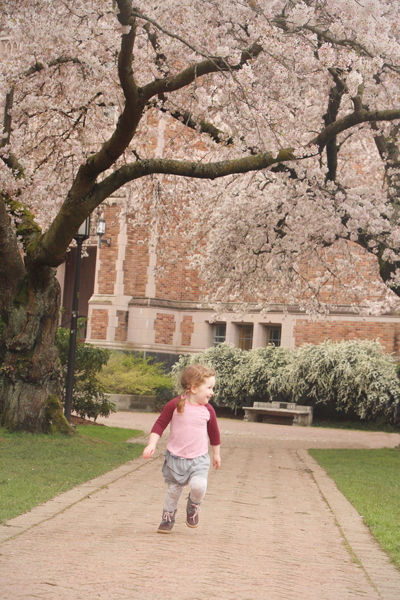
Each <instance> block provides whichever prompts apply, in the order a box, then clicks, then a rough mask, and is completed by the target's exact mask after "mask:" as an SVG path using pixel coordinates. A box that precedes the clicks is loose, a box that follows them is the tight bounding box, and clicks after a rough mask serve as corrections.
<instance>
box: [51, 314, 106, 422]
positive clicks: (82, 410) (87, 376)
mask: <svg viewBox="0 0 400 600" xmlns="http://www.w3.org/2000/svg"><path fill="white" fill-rule="evenodd" d="M82 321H83V320H82V319H79V325H80V326H82ZM69 337H70V331H69V330H68V329H64V328H62V327H59V328H58V329H57V336H56V343H57V347H58V352H59V357H60V363H61V375H60V378H61V395H62V397H61V400H62V402H63V403H65V392H66V389H65V382H66V376H67V368H68V349H69ZM110 354H111V353H110V351H109V350H107V349H105V348H98V347H96V346H92V345H91V344H86V343H85V342H81V341H80V340H77V344H76V354H75V373H74V387H73V394H72V410H73V411H75V412H76V413H77V414H78V415H79V416H80V417H82V418H86V417H88V418H92V419H94V420H96V419H97V417H98V416H99V415H100V416H102V417H107V416H108V415H109V414H110V413H112V412H115V411H116V409H115V404H113V403H112V402H110V401H109V400H108V398H107V396H105V389H104V386H103V385H102V383H101V382H100V381H99V380H98V377H97V376H98V373H99V372H100V371H101V369H102V368H103V367H104V365H106V364H107V362H108V360H109V358H110Z"/></svg>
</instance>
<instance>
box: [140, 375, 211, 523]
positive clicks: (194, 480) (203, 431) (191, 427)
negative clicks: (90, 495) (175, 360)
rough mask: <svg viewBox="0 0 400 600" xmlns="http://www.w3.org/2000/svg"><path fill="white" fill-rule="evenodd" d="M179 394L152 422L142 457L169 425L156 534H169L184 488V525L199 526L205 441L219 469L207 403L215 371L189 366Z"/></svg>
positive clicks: (205, 469) (205, 474)
mask: <svg viewBox="0 0 400 600" xmlns="http://www.w3.org/2000/svg"><path fill="white" fill-rule="evenodd" d="M180 383H181V387H182V389H183V392H184V393H183V395H182V396H179V397H178V398H174V399H173V400H171V401H170V402H168V403H167V404H166V405H165V407H164V409H163V411H162V413H161V415H160V416H159V418H158V419H157V421H156V422H155V424H154V426H153V429H152V430H151V433H150V439H149V445H148V446H146V448H145V449H144V451H143V458H150V457H151V456H152V455H153V454H154V451H155V449H156V445H157V442H158V440H159V439H160V437H161V435H162V434H163V431H164V430H165V428H166V427H167V425H168V424H169V423H171V429H170V434H169V438H168V444H167V450H166V452H165V453H164V455H165V461H164V464H163V467H162V473H163V475H164V479H165V482H166V483H167V484H168V490H167V495H166V497H165V504H164V510H163V516H162V521H161V524H160V526H159V528H158V532H159V533H170V532H171V530H172V528H173V526H174V523H175V514H176V511H177V508H178V502H179V499H180V497H181V494H182V491H183V488H184V486H185V485H187V484H189V485H190V493H189V496H188V498H187V505H186V525H188V527H197V526H198V524H199V511H200V504H201V501H202V500H203V498H204V495H205V493H206V489H207V477H208V470H209V468H210V457H209V454H208V439H207V435H208V437H209V438H210V444H211V447H212V450H213V466H214V467H215V468H216V469H219V467H220V464H221V458H220V453H219V450H220V435H219V429H218V424H217V418H216V416H215V411H214V409H213V408H212V406H210V405H209V404H208V401H209V400H210V398H211V396H212V395H213V393H214V392H213V388H214V385H215V371H214V370H213V369H209V368H207V367H203V366H202V365H190V366H189V367H187V368H186V369H185V370H184V371H183V373H182V375H181V379H180Z"/></svg>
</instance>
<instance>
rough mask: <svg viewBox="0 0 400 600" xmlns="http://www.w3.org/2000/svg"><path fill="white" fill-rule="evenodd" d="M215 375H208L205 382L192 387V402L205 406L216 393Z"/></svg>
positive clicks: (190, 400) (190, 399)
mask: <svg viewBox="0 0 400 600" xmlns="http://www.w3.org/2000/svg"><path fill="white" fill-rule="evenodd" d="M214 385H215V377H207V378H206V380H205V381H204V383H202V384H201V385H199V386H192V387H191V388H190V398H188V400H189V402H190V404H199V405H200V406H204V405H205V404H207V402H209V400H210V398H211V396H212V395H213V393H214Z"/></svg>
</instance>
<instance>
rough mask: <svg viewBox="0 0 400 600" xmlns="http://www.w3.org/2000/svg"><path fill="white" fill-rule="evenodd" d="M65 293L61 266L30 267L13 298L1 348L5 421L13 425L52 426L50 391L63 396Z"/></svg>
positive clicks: (0, 407) (0, 408)
mask: <svg viewBox="0 0 400 600" xmlns="http://www.w3.org/2000/svg"><path fill="white" fill-rule="evenodd" d="M60 297H61V292H60V286H59V283H58V281H57V279H56V278H55V271H54V270H53V269H50V268H49V267H41V268H36V270H35V272H33V273H31V272H29V271H27V274H26V275H25V276H24V277H23V279H22V281H21V284H20V286H19V290H18V293H17V294H16V296H14V298H13V299H12V301H11V302H10V303H9V306H8V311H7V317H6V318H5V319H4V321H5V327H4V331H3V335H2V338H1V341H2V344H1V346H2V348H1V353H0V354H1V356H0V359H1V358H2V371H3V387H2V389H1V390H0V422H1V424H2V425H3V426H6V427H8V428H9V429H12V430H24V431H31V432H35V433H39V432H41V431H48V430H49V429H51V423H49V418H50V417H49V416H48V411H46V405H47V401H48V397H49V395H52V396H53V400H54V396H58V397H59V393H58V388H59V379H58V373H59V367H58V351H57V348H56V345H55V335H56V329H57V324H58V318H59V309H60Z"/></svg>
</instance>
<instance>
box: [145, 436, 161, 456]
mask: <svg viewBox="0 0 400 600" xmlns="http://www.w3.org/2000/svg"><path fill="white" fill-rule="evenodd" d="M159 439H160V436H159V435H158V433H155V432H154V431H153V432H152V433H151V434H150V439H149V443H148V445H147V446H146V448H145V449H144V450H143V458H150V457H151V456H153V454H154V451H155V449H156V446H157V442H158V440H159Z"/></svg>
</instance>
